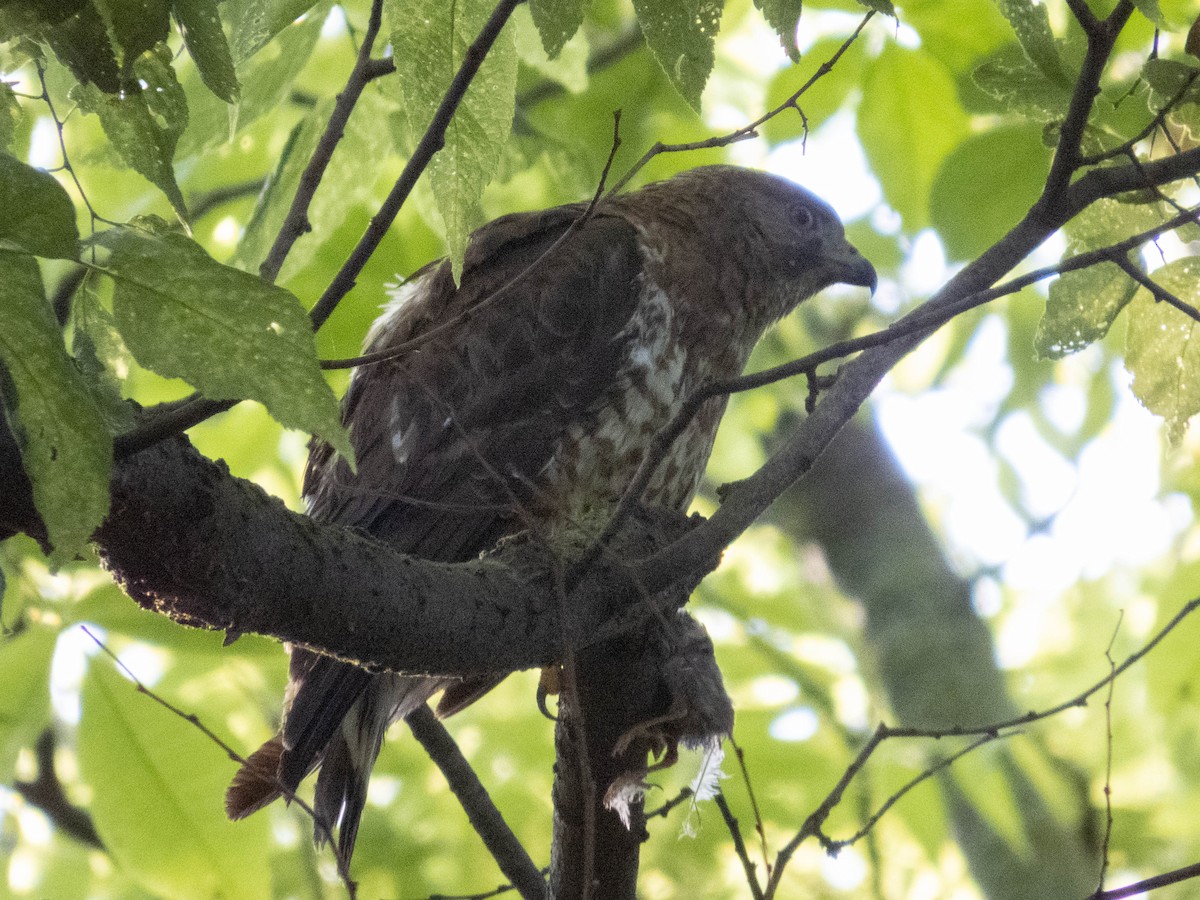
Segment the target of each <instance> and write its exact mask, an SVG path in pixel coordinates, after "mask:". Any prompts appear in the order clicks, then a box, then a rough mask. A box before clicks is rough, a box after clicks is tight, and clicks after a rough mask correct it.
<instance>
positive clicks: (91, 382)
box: [71, 272, 135, 434]
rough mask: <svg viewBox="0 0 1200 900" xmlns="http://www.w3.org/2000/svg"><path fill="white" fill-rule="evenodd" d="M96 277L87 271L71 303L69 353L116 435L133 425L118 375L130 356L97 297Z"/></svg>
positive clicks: (122, 373) (123, 374) (121, 375)
mask: <svg viewBox="0 0 1200 900" xmlns="http://www.w3.org/2000/svg"><path fill="white" fill-rule="evenodd" d="M99 280H100V277H99V275H98V274H97V273H95V272H89V273H88V274H87V276H86V277H85V278H84V279H83V284H82V285H81V286H80V289H79V292H78V294H77V296H76V298H75V303H74V304H73V305H72V306H71V322H72V324H73V325H74V329H73V335H72V340H71V355H72V356H74V357H75V364H76V366H77V367H78V369H79V371H80V373H82V375H83V376H84V378H85V379H86V384H87V385H88V388H89V389H90V391H91V394H92V399H93V400H94V401H95V402H96V407H97V409H99V410H100V415H101V416H103V418H104V421H105V423H106V424H107V425H108V430H109V431H111V432H112V433H113V434H120V433H121V432H123V431H127V430H129V429H130V428H132V427H133V425H134V424H135V422H134V412H133V407H132V406H131V405H130V404H128V403H126V402H125V400H124V399H123V398H122V397H121V378H124V377H127V376H128V374H129V367H130V363H131V362H132V361H133V359H132V357H131V356H130V353H129V349H128V348H127V347H126V346H125V342H124V341H123V340H121V334H120V332H118V331H117V323H116V322H115V321H114V320H113V315H112V313H111V312H109V311H108V310H107V309H106V308H105V307H104V304H103V303H102V302H101V300H100V292H99V289H98V282H99Z"/></svg>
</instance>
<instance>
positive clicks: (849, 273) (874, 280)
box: [829, 241, 879, 294]
mask: <svg viewBox="0 0 1200 900" xmlns="http://www.w3.org/2000/svg"><path fill="white" fill-rule="evenodd" d="M829 261H830V262H831V263H833V265H834V268H835V271H836V272H837V275H838V281H840V282H841V283H842V284H857V285H858V286H860V287H865V288H870V290H871V293H872V294H874V293H875V288H876V287H877V286H878V284H879V276H878V275H877V274H876V273H875V267H874V266H873V265H871V264H870V263H869V262H867V259H866V257H865V256H863V255H862V254H861V253H859V252H858V248H856V247H855V246H854V245H853V244H851V243H849V242H848V241H843V242H842V246H841V247H839V248H838V249H837V250H836V251H834V252H833V253H831V254H830V255H829Z"/></svg>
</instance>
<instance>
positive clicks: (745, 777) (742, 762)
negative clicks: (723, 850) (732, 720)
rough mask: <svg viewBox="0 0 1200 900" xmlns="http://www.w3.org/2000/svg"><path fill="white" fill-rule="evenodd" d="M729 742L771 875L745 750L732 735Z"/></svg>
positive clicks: (768, 875) (769, 861) (764, 829)
mask: <svg viewBox="0 0 1200 900" xmlns="http://www.w3.org/2000/svg"><path fill="white" fill-rule="evenodd" d="M729 743H730V745H731V746H732V747H733V753H734V756H735V757H736V758H737V764H738V769H740V770H741V773H742V784H744V785H745V786H746V796H748V797H749V798H750V810H751V812H753V813H754V830H755V831H757V832H758V840H759V844H760V845H761V849H762V858H763V868H764V870H765V871H766V873H767V877H768V878H770V877H771V857H770V853H769V852H768V850H767V830H766V828H765V827H764V825H763V817H762V810H760V809H759V808H758V798H757V797H756V796H754V784H753V783H752V782H751V781H750V770H749V769H748V768H747V767H746V752H745V751H744V750H743V749H742V747H741V745H740V744H739V743H738V742H737V741H736V740H734V738H733V735H730V736H729Z"/></svg>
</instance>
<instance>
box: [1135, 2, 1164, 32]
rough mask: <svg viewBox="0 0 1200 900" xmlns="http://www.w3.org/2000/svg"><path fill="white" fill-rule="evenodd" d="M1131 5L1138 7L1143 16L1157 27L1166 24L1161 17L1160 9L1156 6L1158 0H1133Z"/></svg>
mask: <svg viewBox="0 0 1200 900" xmlns="http://www.w3.org/2000/svg"><path fill="white" fill-rule="evenodd" d="M1133 5H1134V6H1136V7H1137V8H1138V11H1139V12H1141V14H1142V15H1143V16H1145V17H1146V18H1147V19H1149V20H1150V21H1151V22H1153V23H1154V24H1155V25H1157V26H1158V27H1159V28H1165V27H1166V26H1167V22H1166V20H1165V19H1164V18H1163V14H1162V10H1161V9H1159V8H1158V0H1133Z"/></svg>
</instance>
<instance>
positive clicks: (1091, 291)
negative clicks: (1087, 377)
mask: <svg viewBox="0 0 1200 900" xmlns="http://www.w3.org/2000/svg"><path fill="white" fill-rule="evenodd" d="M1158 213H1159V207H1158V205H1157V204H1154V205H1144V206H1135V205H1133V204H1129V203H1119V202H1117V201H1116V200H1109V199H1105V200H1099V201H1097V202H1096V203H1093V204H1092V205H1091V206H1089V207H1088V208H1087V209H1086V210H1084V211H1083V212H1082V213H1081V214H1080V215H1078V216H1077V217H1076V218H1075V219H1074V220H1073V221H1072V222H1071V224H1070V225H1069V226H1068V228H1067V250H1066V253H1065V254H1064V255H1063V259H1070V258H1071V257H1073V256H1077V255H1078V254H1080V253H1084V252H1087V251H1088V250H1096V249H1099V248H1101V247H1105V246H1108V245H1109V244H1112V243H1115V242H1117V241H1119V240H1121V239H1123V238H1126V237H1128V236H1129V235H1131V234H1136V233H1137V232H1139V231H1142V230H1144V229H1146V228H1150V227H1152V226H1153V225H1154V224H1156V223H1157V222H1158V221H1159V215H1158ZM1136 290H1137V284H1136V283H1135V282H1134V281H1133V280H1131V279H1130V278H1129V276H1128V275H1126V274H1125V273H1124V272H1122V271H1121V269H1120V267H1119V266H1117V264H1116V263H1110V262H1105V263H1100V264H1098V265H1095V266H1089V267H1087V268H1086V269H1077V270H1076V271H1074V272H1065V273H1063V274H1062V275H1061V276H1060V277H1058V278H1056V279H1055V280H1054V281H1052V282H1051V283H1050V292H1049V296H1048V297H1047V299H1046V313H1045V315H1044V316H1043V317H1042V321H1041V322H1040V323H1039V324H1038V328H1037V333H1036V335H1035V336H1034V350H1035V351H1036V352H1037V354H1038V356H1040V357H1042V358H1046V359H1058V358H1059V357H1062V356H1066V355H1067V354H1069V353H1074V352H1076V351H1077V350H1082V349H1083V348H1084V347H1086V346H1087V345H1088V344H1091V343H1092V342H1093V341H1097V340H1099V339H1100V338H1102V337H1104V335H1106V334H1108V329H1109V328H1110V327H1111V325H1112V323H1113V320H1114V319H1116V317H1117V314H1118V313H1120V312H1121V310H1122V309H1124V308H1125V305H1126V304H1127V303H1128V302H1129V301H1130V300H1131V299H1133V295H1134V293H1135V291H1136Z"/></svg>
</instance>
